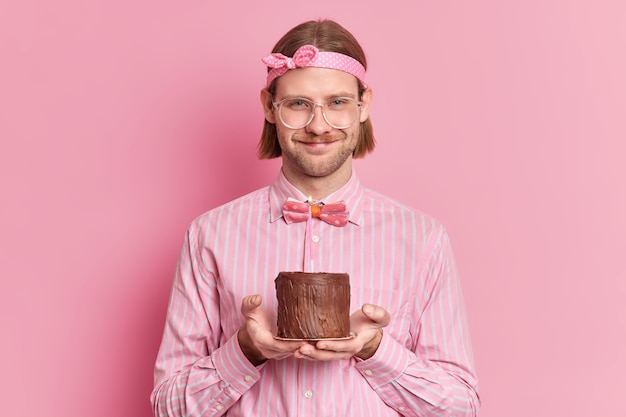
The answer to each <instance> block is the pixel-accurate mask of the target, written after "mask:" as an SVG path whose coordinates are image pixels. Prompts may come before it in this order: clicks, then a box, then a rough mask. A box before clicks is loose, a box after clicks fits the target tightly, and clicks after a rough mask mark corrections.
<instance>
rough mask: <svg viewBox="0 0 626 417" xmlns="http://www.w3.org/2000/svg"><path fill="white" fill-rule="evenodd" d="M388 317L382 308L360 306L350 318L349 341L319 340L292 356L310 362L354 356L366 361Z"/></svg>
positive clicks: (375, 346)
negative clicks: (352, 335) (351, 335)
mask: <svg viewBox="0 0 626 417" xmlns="http://www.w3.org/2000/svg"><path fill="white" fill-rule="evenodd" d="M390 320H391V318H390V316H389V313H388V312H387V310H385V309H384V308H382V307H379V306H376V305H374V304H363V306H362V307H361V309H360V310H357V311H356V312H354V313H353V314H352V316H350V329H351V330H352V331H353V332H354V333H356V337H354V338H352V339H349V340H322V341H319V342H317V343H315V344H306V345H304V346H302V347H300V348H299V349H298V350H297V351H296V352H295V353H294V356H295V357H296V358H304V359H311V360H320V361H328V360H337V359H349V358H351V357H352V356H357V357H358V358H360V359H369V358H371V357H372V356H373V355H374V353H376V349H378V345H379V344H380V341H381V339H382V335H383V330H382V329H383V327H386V326H388V325H389V321H390Z"/></svg>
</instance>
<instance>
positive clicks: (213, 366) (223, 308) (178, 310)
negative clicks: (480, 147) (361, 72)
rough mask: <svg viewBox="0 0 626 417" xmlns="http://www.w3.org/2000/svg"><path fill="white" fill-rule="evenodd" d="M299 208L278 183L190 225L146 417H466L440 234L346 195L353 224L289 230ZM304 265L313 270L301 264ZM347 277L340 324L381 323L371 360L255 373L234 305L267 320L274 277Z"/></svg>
mask: <svg viewBox="0 0 626 417" xmlns="http://www.w3.org/2000/svg"><path fill="white" fill-rule="evenodd" d="M288 197H293V198H296V199H298V200H302V201H304V200H306V198H307V197H306V196H304V195H302V193H300V192H299V191H298V190H297V189H296V188H294V187H293V186H292V185H291V184H289V183H288V182H287V180H286V179H285V177H284V176H283V175H282V173H281V174H279V176H278V178H277V180H276V181H275V183H274V184H272V185H271V186H268V187H265V188H262V189H260V190H257V191H255V192H252V193H250V194H248V195H246V196H243V197H241V198H239V199H236V200H234V201H232V202H230V203H227V204H225V205H223V206H221V207H218V208H215V209H213V210H210V211H208V212H207V213H205V214H203V215H201V216H200V217H198V218H197V219H196V220H195V221H194V222H193V223H192V224H191V226H190V228H189V230H188V232H187V235H186V237H185V240H184V244H183V248H182V251H181V254H180V259H179V264H178V267H177V270H176V274H175V278H174V283H173V288H172V293H171V299H170V303H169V308H168V313H167V320H166V325H165V330H164V335H163V341H162V344H161V348H160V350H159V354H158V357H157V360H156V366H155V387H154V390H153V392H152V396H151V401H152V404H153V407H154V413H155V415H156V416H159V417H165V416H170V417H173V416H203V417H206V416H220V415H228V416H245V417H255V416H263V417H267V416H289V417H291V416H310V417H320V416H335V417H345V416H355V417H368V416H372V417H373V416H398V415H402V416H415V417H417V416H422V417H423V416H446V417H449V416H455V417H469V416H476V415H477V413H478V409H479V404H480V402H479V398H478V395H477V380H476V375H475V373H474V363H473V356H472V349H471V345H470V338H469V331H468V323H467V320H466V313H465V308H464V304H463V298H462V294H461V286H460V283H459V278H458V276H457V270H456V267H455V263H454V260H453V256H452V252H451V249H450V243H449V240H448V236H447V234H446V231H445V230H444V228H443V227H442V225H441V224H439V223H438V222H437V221H436V220H434V219H432V218H431V217H428V216H427V215H424V214H422V213H420V212H418V211H415V210H413V209H411V208H408V207H406V206H403V205H402V204H399V203H397V202H395V201H393V200H391V199H389V198H387V197H384V196H382V195H380V194H378V193H375V192H372V191H371V190H368V189H366V188H364V187H362V186H361V185H360V183H359V181H358V179H357V177H356V175H355V173H354V172H353V173H352V178H351V179H350V181H349V182H348V183H347V184H346V185H345V186H344V187H342V188H341V189H340V190H338V191H336V192H335V193H333V194H332V195H331V196H329V197H328V198H327V199H326V201H327V202H334V201H338V200H345V201H346V203H347V205H348V209H349V211H350V222H349V223H348V224H347V225H346V226H344V227H335V226H331V225H329V224H326V223H324V222H323V221H320V220H319V219H311V220H310V222H311V223H310V224H309V225H308V226H309V227H307V223H306V222H302V223H292V224H287V223H286V222H285V221H284V219H283V217H282V213H281V207H282V204H283V202H284V201H285V200H286V199H287V198H288ZM310 257H312V259H309V258H310ZM310 265H313V268H314V269H315V270H317V271H328V272H347V273H348V274H349V275H350V285H351V311H355V310H356V309H358V308H360V307H361V305H362V304H363V303H373V304H377V305H380V306H382V307H384V308H386V309H387V311H389V313H390V314H391V323H390V325H389V326H388V327H386V328H385V333H384V336H383V338H382V341H381V344H380V346H379V347H378V350H377V351H376V353H375V354H374V356H373V357H371V358H370V359H368V360H365V361H363V360H360V359H356V358H354V357H353V358H352V359H350V360H338V361H328V362H324V361H319V362H318V361H309V360H302V359H300V360H299V359H295V358H293V357H292V358H288V359H284V360H269V361H266V362H265V363H264V364H262V365H260V366H258V367H255V366H253V365H252V364H251V363H250V362H249V361H248V360H247V359H246V357H245V356H244V355H243V353H242V352H241V349H240V347H239V344H238V342H237V331H238V330H239V328H240V327H241V325H242V324H243V317H242V315H241V313H240V305H241V300H242V298H243V297H244V296H246V295H250V294H261V295H262V296H263V304H264V306H265V308H267V309H268V310H269V311H276V299H275V287H274V279H275V278H276V275H277V274H278V272H279V271H294V270H309V266H310Z"/></svg>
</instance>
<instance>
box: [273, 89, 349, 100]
mask: <svg viewBox="0 0 626 417" xmlns="http://www.w3.org/2000/svg"><path fill="white" fill-rule="evenodd" d="M356 96H357V94H353V93H348V92H346V91H340V92H338V93H333V94H327V95H326V96H324V97H322V98H321V100H322V101H324V100H330V99H332V98H336V97H348V98H353V99H355V100H356ZM288 98H289V99H293V98H305V99H307V100H311V101H313V102H314V101H315V100H313V99H312V98H311V97H307V96H305V95H297V94H287V95H286V96H284V97H282V98H281V100H285V99H288Z"/></svg>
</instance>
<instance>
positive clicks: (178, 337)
mask: <svg viewBox="0 0 626 417" xmlns="http://www.w3.org/2000/svg"><path fill="white" fill-rule="evenodd" d="M201 250H202V249H201V248H200V245H198V244H197V239H196V238H194V233H193V232H192V229H191V228H190V231H189V232H188V233H187V235H186V237H185V241H184V244H183V248H182V250H181V254H180V257H179V262H178V266H177V268H176V273H175V276H174V282H173V286H172V291H171V296H170V301H169V305H168V311H167V317H166V323H165V329H164V332H163V339H162V341H161V347H160V349H159V353H158V355H157V359H156V364H155V371H154V389H153V391H152V394H151V396H150V400H151V403H152V407H153V411H154V414H155V416H157V417H182V416H185V417H193V416H203V417H208V416H219V415H222V414H224V413H225V412H226V411H227V410H228V408H230V407H231V406H232V405H233V404H234V403H235V402H236V401H237V400H238V399H239V398H240V397H241V395H242V394H243V393H244V392H246V391H247V390H249V389H250V388H251V387H252V386H253V385H254V384H255V383H256V382H257V381H258V380H259V378H260V373H259V370H260V368H261V367H262V366H263V365H261V366H260V367H258V368H256V367H254V366H253V365H252V364H251V363H250V362H249V361H248V360H247V359H246V357H245V356H244V355H243V353H242V351H241V348H240V346H239V343H238V341H237V334H236V333H235V334H234V335H233V336H232V337H230V338H229V339H228V340H226V342H225V343H222V344H221V345H220V343H219V341H220V337H223V335H222V334H221V333H220V326H219V323H220V312H219V302H218V293H217V288H216V280H215V275H214V273H213V272H212V271H210V270H208V269H207V265H211V262H210V260H207V256H208V257H210V255H208V254H206V253H201ZM214 326H215V327H214Z"/></svg>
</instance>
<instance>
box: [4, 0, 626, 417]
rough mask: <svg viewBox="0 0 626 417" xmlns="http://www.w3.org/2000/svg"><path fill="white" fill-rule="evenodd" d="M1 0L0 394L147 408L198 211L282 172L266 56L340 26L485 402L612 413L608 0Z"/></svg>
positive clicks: (498, 412)
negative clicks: (267, 143) (436, 222)
mask: <svg viewBox="0 0 626 417" xmlns="http://www.w3.org/2000/svg"><path fill="white" fill-rule="evenodd" d="M262 4H264V2H251V1H250V2H237V1H232V2H210V1H204V2H199V1H184V2H180V1H179V2H174V1H171V2H169V1H164V0H160V1H147V0H132V1H88V2H84V1H79V0H59V1H55V2H46V1H43V0H23V1H8V0H6V1H5V0H1V1H0V52H1V53H0V60H1V65H0V72H1V77H0V139H1V147H0V244H1V248H0V280H1V281H0V320H1V332H2V333H1V335H2V343H1V345H0V350H1V355H0V369H1V370H2V378H0V381H1V382H0V397H2V401H1V403H2V414H3V415H7V416H27V417H31V416H33V417H34V416H54V417H56V416H59V417H60V416H70V417H74V416H75V417H78V416H81V417H82V416H88V417H105V416H107V417H108V416H117V417H120V416H121V417H126V416H128V417H131V416H132V417H138V416H144V417H148V416H150V415H151V413H150V407H149V402H148V396H149V393H150V390H151V387H152V365H153V361H154V358H155V355H156V351H157V349H158V345H159V341H160V336H161V330H162V327H163V321H164V316H165V309H166V303H167V298H168V293H169V288H170V284H171V279H172V275H173V270H174V267H175V263H176V258H177V255H178V250H179V248H180V244H181V242H182V237H183V234H184V232H185V230H186V227H187V225H188V224H189V223H190V222H191V220H192V219H193V218H194V217H196V216H197V215H199V214H200V213H202V212H203V211H205V210H208V209H210V208H212V207H215V206H216V205H218V204H221V203H223V202H226V201H228V200H230V199H232V198H234V197H236V196H239V195H241V194H243V193H246V192H248V191H251V190H253V189H256V188H258V187H260V186H262V185H265V184H267V183H268V182H270V181H271V180H273V179H274V177H275V175H276V171H277V168H278V166H279V165H278V161H270V162H268V161H263V162H261V161H257V160H256V158H255V146H256V143H257V139H258V137H259V133H260V130H261V121H262V113H261V108H260V105H259V101H258V92H259V89H260V88H261V86H262V84H263V80H264V67H263V65H262V64H261V62H260V57H261V56H262V55H263V54H265V53H267V52H268V51H269V49H270V48H271V46H273V44H274V42H275V41H276V40H277V39H278V37H280V36H281V35H282V34H283V33H284V32H285V31H286V30H288V29H289V28H291V27H292V26H294V25H295V24H297V23H300V22H301V21H304V20H308V19H311V18H318V17H330V18H334V19H336V20H338V21H339V22H341V23H342V24H344V25H345V26H346V27H347V28H348V29H350V30H351V31H352V32H353V33H354V34H355V35H356V36H357V38H358V39H359V40H360V41H361V43H362V45H363V46H364V48H365V49H366V52H367V54H368V57H369V59H370V71H369V73H368V81H369V83H370V84H371V86H372V87H373V88H374V96H375V103H374V106H373V109H372V113H373V115H372V118H373V121H374V126H375V129H376V134H377V137H378V147H377V150H376V152H375V153H374V154H373V155H371V156H369V157H368V158H366V159H365V160H361V161H358V163H357V169H358V172H359V176H360V177H361V180H362V181H363V182H364V183H365V184H367V185H369V186H371V187H372V188H375V189H378V190H380V191H384V192H386V193H387V194H389V195H391V196H393V197H396V198H398V199H400V200H402V201H404V202H406V203H408V204H410V205H413V206H414V207H417V208H419V209H421V210H423V211H425V212H427V213H430V214H432V215H434V216H435V217H437V218H439V219H440V220H441V221H442V222H443V223H444V224H445V225H447V227H448V229H449V232H450V235H451V238H452V241H453V245H454V248H455V253H456V256H457V260H458V264H459V268H460V270H461V273H462V277H463V285H464V290H465V294H466V299H467V304H468V309H469V313H470V323H471V326H472V336H473V342H474V347H475V351H476V361H477V368H478V372H479V376H480V381H481V395H482V398H483V411H482V413H481V416H483V417H496V416H498V417H502V416H507V417H522V416H524V417H527V416H530V415H532V416H568V417H582V416H594V417H595V416H609V415H612V416H623V415H626V402H625V401H624V393H623V390H624V388H625V387H626V377H625V375H626V353H625V349H624V347H623V345H624V342H626V312H625V309H624V303H623V301H622V300H623V299H624V297H625V296H626V283H625V282H626V279H625V278H626V267H625V265H626V263H625V262H624V257H625V253H624V249H625V248H626V238H625V235H626V216H625V213H626V191H625V189H626V187H625V185H624V180H625V179H626V163H625V161H624V160H625V156H626V77H625V76H624V74H626V53H625V51H626V24H625V23H624V22H625V21H626V6H624V2H623V1H622V0H614V1H610V0H596V1H583V0H579V1H576V0H529V1H512V0H511V1H503V0H482V1H472V2H465V1H456V2H455V1H441V0H439V1H431V2H427V1H405V2H393V1H389V2H371V4H370V3H367V4H366V2H363V1H345V0H344V1H341V2H338V1H336V0H332V1H326V0H320V1H316V2H308V3H302V2H294V1H275V2H271V3H268V4H271V6H268V5H262Z"/></svg>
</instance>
